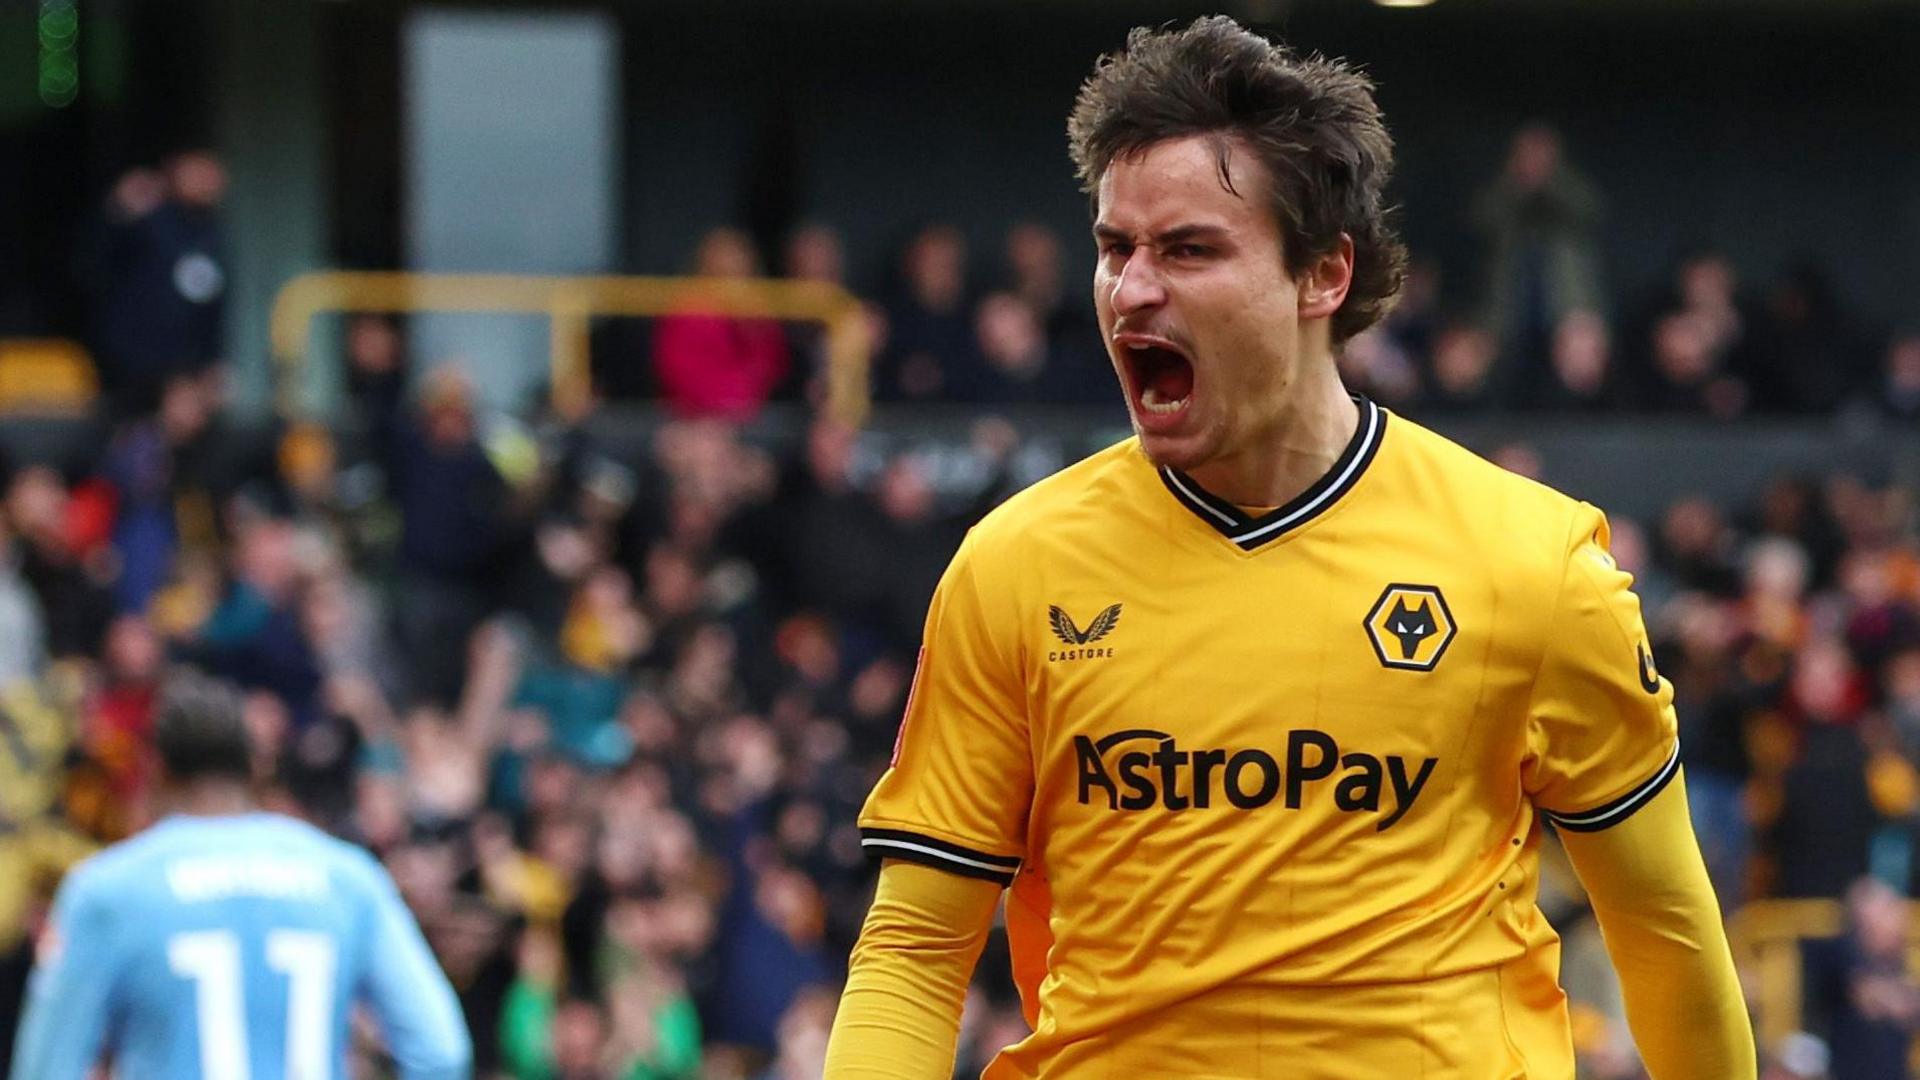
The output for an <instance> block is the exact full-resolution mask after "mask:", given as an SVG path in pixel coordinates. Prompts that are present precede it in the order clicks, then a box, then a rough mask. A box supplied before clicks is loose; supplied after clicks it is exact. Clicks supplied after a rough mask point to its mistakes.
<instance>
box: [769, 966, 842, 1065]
mask: <svg viewBox="0 0 1920 1080" xmlns="http://www.w3.org/2000/svg"><path fill="white" fill-rule="evenodd" d="M838 997H839V995H837V994H836V993H834V991H832V990H831V989H829V988H827V987H823V986H811V987H808V988H807V989H805V990H802V991H801V992H800V993H798V994H796V995H795V996H794V999H793V1004H791V1005H789V1006H787V1011H786V1012H785V1013H783V1014H781V1017H780V1025H779V1027H778V1028H776V1029H775V1032H774V1038H775V1040H776V1041H777V1043H778V1050H777V1052H776V1056H775V1060H774V1067H773V1073H772V1075H773V1076H774V1077H777V1080H820V1077H821V1076H822V1075H823V1074H824V1073H825V1072H826V1067H827V1037H828V1036H829V1035H830V1034H832V1032H833V1014H834V1010H835V1008H836V1007H837V1005H838V1004H839V1001H838Z"/></svg>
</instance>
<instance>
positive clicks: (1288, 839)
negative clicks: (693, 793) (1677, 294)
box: [860, 400, 1678, 1080]
mask: <svg viewBox="0 0 1920 1080" xmlns="http://www.w3.org/2000/svg"><path fill="white" fill-rule="evenodd" d="M1358 408H1359V410H1360V423H1359V427H1358V430H1357V432H1356V434H1355V436H1354V438H1353V440H1352V442H1351V443H1350V444H1349V445H1348V446H1347V447H1346V449H1345V452H1344V453H1343V454H1342V456H1341V458H1340V459H1339V461H1338V462H1337V463H1336V464H1335V465H1334V467H1333V468H1332V469H1331V470H1330V471H1329V472H1328V473H1327V475H1326V476H1325V477H1324V478H1323V479H1321V480H1320V481H1319V482H1318V483H1316V484H1315V485H1313V486H1312V487H1311V488H1310V489H1309V490H1307V491H1306V492H1304V493H1302V494H1301V495H1300V496H1299V497H1298V498H1297V499H1295V500H1293V501H1292V502H1291V503H1289V504H1288V505H1286V506H1282V507H1280V508H1278V509H1276V510H1273V511H1272V512H1269V513H1265V514H1262V515H1260V516H1257V517H1253V516H1249V515H1248V514H1247V513H1246V512H1245V511H1243V510H1241V509H1240V508H1238V507H1236V506H1234V505H1233V504H1231V503H1229V502H1226V501H1224V500H1222V499H1220V498H1217V497H1215V496H1214V495H1212V494H1210V493H1208V492H1207V491H1205V490H1203V489H1202V488H1201V487H1200V486H1199V485H1198V484H1196V483H1195V482H1194V481H1193V480H1192V479H1191V478H1189V477H1187V476H1184V475H1182V474H1181V473H1179V472H1176V471H1173V470H1170V469H1156V468H1155V467H1154V465H1153V464H1152V463H1151V462H1149V461H1148V460H1147V459H1146V457H1145V456H1144V455H1143V454H1142V453H1141V451H1140V449H1139V446H1138V444H1137V443H1136V442H1135V441H1134V440H1128V441H1126V442H1123V443H1120V444H1119V445H1116V446H1114V447H1111V448H1109V449H1107V450H1104V451H1102V452H1100V453H1098V454H1096V455H1094V456H1092V457H1090V458H1088V459H1087V460H1085V461H1083V462H1081V463H1079V464H1077V465H1075V466H1073V467H1071V468H1069V469H1067V470H1065V471H1063V472H1061V473H1059V474H1057V475H1055V476H1053V477H1051V478H1049V479H1047V480H1045V481H1043V482H1041V483H1039V484H1036V485H1034V486H1033V487H1032V488H1030V489H1028V490H1027V491H1025V492H1022V493H1021V494H1019V495H1017V496H1015V497H1014V498H1012V499H1010V500H1009V501H1008V502H1007V503H1005V504H1004V505H1003V506H1001V507H1000V508H999V509H998V510H996V511H995V512H994V513H992V514H991V515H989V516H988V517H987V519H986V520H984V521H983V522H981V523H980V525H978V526H977V527H976V528H975V529H974V530H973V532H972V533H971V534H970V535H969V536H968V538H967V540H966V542H965V543H964V544H963V545H962V546H961V549H960V551H959V552H958V554H957V555H956V556H955V557H954V560H953V563H952V565H951V566H950V568H949V569H948V571H947V573H946V576H945V577H944V579H943V580H942V582H941V585H940V588H939V591H938V592H937V594H936V595H935V597H934V600H933V604H932V607H931V610H930V611H929V613H928V617H927V626H926V638H925V646H924V648H923V649H922V652H921V659H920V668H919V671H918V673H917V675H916V678H915V688H914V691H913V693H912V696H911V698H910V700H909V702H908V706H907V714H906V718H905V720H904V721H903V724H902V728H901V733H900V740H899V743H898V745H897V747H896V750H895V754H894V760H893V764H892V766H891V768H890V769H889V770H888V771H887V772H886V774H885V775H884V776H883V777H882V779H881V780H880V782H879V784H878V785H877V787H876V788H875V790H874V792H873V793H872V795H871V797H870V798H869V800H868V802H867V805H866V807H865V809H864V811H863V812H862V815H861V819H860V824H861V831H862V839H863V843H864V844H865V846H866V848H867V850H868V852H869V853H870V854H872V855H875V856H879V857H887V858H897V859H906V860H912V861H915V862H920V863H925V864H927V865H931V866H937V867H942V868H944V869H947V870H950V871H952V872H954V873H958V874H965V875H969V876H973V877H979V878H986V879H989V880H993V881H998V882H1001V883H1004V884H1009V885H1012V886H1013V893H1012V895H1011V897H1010V902H1009V927H1010V934H1011V937H1012V943H1013V948H1014V951H1015V968H1016V971H1017V972H1018V973H1019V975H1020V978H1021V981H1022V982H1023V983H1030V982H1034V981H1037V989H1036V988H1035V987H1032V986H1023V990H1024V991H1027V992H1029V993H1034V994H1036V995H1037V996H1036V999H1035V1000H1029V1001H1028V1005H1029V1007H1030V1008H1029V1016H1030V1018H1031V1019H1032V1020H1033V1022H1034V1025H1035V1030H1034V1032H1033V1034H1032V1036H1031V1037H1029V1038H1028V1039H1026V1040H1025V1041H1023V1042H1021V1043H1020V1044H1018V1045H1017V1046H1014V1047H1011V1048H1009V1049H1007V1050H1006V1051H1005V1052H1003V1053H1002V1054H1001V1055H1000V1056H999V1057H998V1058H997V1059H996V1060H995V1061H994V1062H993V1063H992V1065H990V1066H989V1067H988V1069H987V1070H986V1073H985V1076H986V1077H987V1078H989V1080H1000V1078H1012V1077H1048V1078H1077V1077H1156V1078H1158V1077H1180V1078H1202V1077H1205V1078H1228V1077H1231V1078H1235V1080H1245V1078H1251V1077H1280V1078H1286V1080H1317V1078H1326V1080H1334V1078H1339V1080H1353V1078H1369V1077H1391V1078H1394V1080H1401V1078H1404V1080H1412V1078H1414V1077H1421V1078H1425V1080H1439V1078H1453V1080H1503V1078H1519V1077H1526V1078H1531V1080H1542V1078H1545V1080H1571V1078H1572V1076H1573V1050H1572V1045H1571V1038H1570V1033H1569V1028H1568V1021H1567V1011H1566V1005H1565V998H1564V996H1563V995H1562V993H1561V991H1560V989H1559V986H1558V970H1559V953H1558V940H1557V938H1556V936H1555V934H1554V932H1553V930H1552V929H1551V928H1550V927H1549V926H1548V925H1547V923H1546V920H1545V919H1544V918H1543V917H1542V916H1541V914H1540V912H1539V910H1538V908H1537V907H1536V906H1535V896H1536V887H1537V880H1538V874H1539V855H1540V845H1541V841H1542V833H1541V821H1542V820H1543V819H1544V820H1546V821H1549V822H1552V823H1554V824H1555V825H1556V826H1557V827H1559V828H1562V829H1576V830H1593V829H1603V828H1606V827H1607V826H1608V825H1610V824H1612V823H1614V822H1617V821H1620V820H1622V819H1624V818H1625V817H1626V816H1627V815H1629V814H1631V813H1632V812H1633V811H1634V810H1635V808H1637V807H1638V806H1640V805H1641V804H1642V803H1644V802H1645V801H1646V800H1647V799H1649V798H1651V797H1652V796H1653V795H1654V794H1655V793H1657V792H1658V791H1659V790H1660V789H1661V788H1662V787H1663V786H1664V785H1665V784H1666V783H1667V782H1668V781H1669V780H1670V779H1671V778H1672V777H1673V775H1674V773H1675V771H1676V769H1677V768H1678V742H1677V735H1676V724H1675V719H1674V714H1673V708H1672V697H1673V695H1672V688H1671V687H1670V685H1669V684H1667V683H1666V682H1665V681H1663V680H1661V679H1660V678H1659V676H1658V675H1657V674H1656V672H1655V670H1654V668H1653V660H1652V657H1651V655H1650V653H1649V651H1648V644H1647V638H1646V633H1645V631H1644V629H1643V628H1642V623H1641V617H1640V612H1639V604H1638V601H1637V600H1636V599H1635V598H1634V596H1633V594H1632V592H1630V591H1629V585H1630V582H1631V578H1630V577H1629V575H1627V574H1626V573H1624V572H1622V571H1621V570H1620V569H1619V568H1618V567H1617V566H1616V565H1615V563H1614V561H1613V559H1612V558H1611V557H1610V556H1609V555H1608V554H1607V529H1606V523H1605V521H1604V519H1603V518H1602V517H1601V515H1600V513H1599V512H1598V511H1597V510H1595V509H1593V508H1592V507H1590V506H1588V505H1585V504H1583V503H1579V502H1576V501H1574V500H1572V499H1569V498H1567V497H1566V496H1563V495H1561V494H1558V493H1556V492H1554V491H1552V490H1550V489H1548V488H1546V487H1543V486H1541V485H1539V484H1536V483H1534V482H1532V481H1529V480H1526V479H1523V478H1521V477H1519V476H1516V475H1513V474H1511V473H1508V472H1505V471H1503V470H1501V469H1499V468H1497V467H1495V466H1493V465H1491V464H1489V463H1487V462H1486V461H1484V460H1482V459H1480V458H1479V457H1476V456H1474V455H1473V454H1471V453H1469V452H1467V451H1466V450H1464V449H1462V448H1460V447H1458V446H1456V445H1454V444H1453V443H1451V442H1448V441H1447V440H1445V439H1443V438H1441V437H1440V436H1438V435H1435V434H1433V433H1432V432H1429V431H1427V430H1425V429H1423V428H1421V427H1419V426H1418V425H1416V424H1413V423H1411V422H1409V421H1407V420H1405V419H1403V418H1400V417H1395V416H1392V415H1390V414H1389V413H1388V412H1387V411H1386V410H1385V409H1382V408H1380V407H1378V406H1377V405H1375V404H1374V403H1372V402H1369V401H1366V400H1359V401H1358Z"/></svg>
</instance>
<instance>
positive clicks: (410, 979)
mask: <svg viewBox="0 0 1920 1080" xmlns="http://www.w3.org/2000/svg"><path fill="white" fill-rule="evenodd" d="M365 866H366V868H367V871H368V877H369V883H370V885H371V890H370V894H369V903H370V904H371V910H370V911H369V912H368V915H367V923H366V925H367V927H368V931H369V935H370V936H369V938H368V940H367V941H366V942H365V943H364V944H365V947H366V950H367V969H366V981H365V983H364V985H363V986H362V987H361V994H362V996H363V997H364V999H365V1000H366V1002H367V1004H368V1005H370V1006H372V1008H373V1012H374V1015H375V1016H377V1017H378V1018H379V1020H380V1026H381V1028H382V1030H383V1032H384V1033H385V1035H386V1042H387V1052H388V1053H390V1054H391V1055H393V1060H394V1063H395V1064H396V1065H397V1066H399V1069H400V1076H401V1078H402V1080H467V1078H468V1076H469V1075H470V1074H471V1072H472V1069H473V1041H472V1039H471V1038H470V1037H469V1036H468V1034H467V1024H466V1019H465V1018H464V1017H463V1016H462V1015H461V1014H460V1002H459V1000H458V998H456V997H455V996H454V993H453V986H452V985H451V984H450V983H448V982H447V976H446V974H445V973H444V972H442V971H441V970H440V963H439V961H437V960H435V959H434V956H433V951H432V950H431V949H429V948H428V947H427V940H426V938H425V937H423V936H422V935H421V933H420V926H419V924H418V923H416V922H414V920H413V913H412V912H410V911H408V910H407V906H406V904H404V903H403V902H402V901H401V899H400V891H399V890H398V889H396V888H395V887H394V884H393V879H392V878H391V877H388V876H387V872H386V870H385V869H384V868H383V867H381V866H380V864H378V863H376V862H374V861H373V860H372V858H370V857H369V858H366V859H365Z"/></svg>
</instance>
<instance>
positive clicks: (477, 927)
mask: <svg viewBox="0 0 1920 1080" xmlns="http://www.w3.org/2000/svg"><path fill="white" fill-rule="evenodd" d="M503 921H504V920H502V919H501V917H500V915H499V913H497V912H495V911H494V910H493V909H492V908H490V907H488V906H487V905H486V903H485V902H483V901H480V900H476V899H473V898H471V897H465V896H461V897H455V898H452V899H451V901H450V905H449V910H448V911H447V912H446V913H445V914H444V915H442V916H441V917H440V918H439V919H437V920H436V921H435V923H434V926H433V934H432V938H431V940H432V943H433V947H434V953H435V955H437V956H438V957H439V958H440V963H441V965H442V966H443V967H445V968H446V969H447V975H448V976H449V977H451V978H452V979H453V983H454V985H455V986H464V985H468V984H469V983H470V982H471V981H472V980H473V979H474V978H476V977H477V976H478V975H479V974H480V970H481V969H482V968H483V967H484V966H485V965H486V963H487V961H488V959H490V958H491V957H492V956H493V954H494V952H495V951H496V950H498V949H499V948H500V935H501V931H502V930H503V929H504V927H503V925H502V924H503Z"/></svg>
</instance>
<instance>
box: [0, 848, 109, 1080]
mask: <svg viewBox="0 0 1920 1080" xmlns="http://www.w3.org/2000/svg"><path fill="white" fill-rule="evenodd" d="M115 921H116V920H115V919H114V918H113V913H112V912H111V911H109V910H107V905H106V903H105V902H104V898H103V895H102V894H101V893H100V891H99V890H97V889H94V888H90V887H88V883H87V880H86V879H85V878H84V877H83V876H82V875H79V874H72V875H69V876H68V877H67V880H66V881H65V882H63V883H62V884H61V886H60V891H59V893H58V894H57V896H56V897H55V899H54V906H53V914H52V916H51V917H50V918H49V919H48V920H47V926H46V928H45V929H44V930H42V931H41V939H40V942H39V948H38V956H37V958H36V960H35V962H34V970H33V976H32V980H31V982H29V983H28V990H27V1005H26V1008H25V1009H24V1010H23V1011H22V1013H21V1018H20V1031H19V1037H18V1038H17V1039H16V1040H15V1043H14V1052H13V1071H12V1072H11V1073H10V1074H9V1075H12V1076H18V1077H33V1078H34V1080H85V1078H86V1077H88V1076H90V1075H92V1070H93V1067H94V1065H95V1064H96V1063H97V1062H98V1061H99V1060H100V1054H101V1051H102V1049H103V1048H104V1047H105V1044H106V1033H107V1020H108V1015H109V1012H110V1011H111V1009H112V1007H113V992H114V984H115V982H116V977H115V971H114V967H115V965H114V960H113V957H114V949H115V945H114V941H115V937H116V935H115V933H114V929H115Z"/></svg>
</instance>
